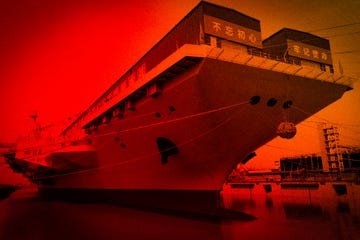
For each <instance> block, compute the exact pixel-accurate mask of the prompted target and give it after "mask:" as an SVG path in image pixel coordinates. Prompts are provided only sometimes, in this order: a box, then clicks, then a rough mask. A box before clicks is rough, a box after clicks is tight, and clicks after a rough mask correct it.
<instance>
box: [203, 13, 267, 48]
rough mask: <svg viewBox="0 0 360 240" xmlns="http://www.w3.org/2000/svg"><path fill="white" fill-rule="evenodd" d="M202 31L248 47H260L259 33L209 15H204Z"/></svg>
mask: <svg viewBox="0 0 360 240" xmlns="http://www.w3.org/2000/svg"><path fill="white" fill-rule="evenodd" d="M204 31H205V33H207V34H210V35H213V36H217V37H221V38H224V39H227V40H230V41H234V42H238V43H242V44H245V45H248V46H253V47H257V48H261V47H262V43H261V33H260V32H258V31H255V30H253V29H249V28H246V27H243V26H240V25H237V24H235V23H231V22H227V21H225V20H222V19H219V18H215V17H212V16H209V15H204Z"/></svg>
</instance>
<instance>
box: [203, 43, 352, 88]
mask: <svg viewBox="0 0 360 240" xmlns="http://www.w3.org/2000/svg"><path fill="white" fill-rule="evenodd" d="M208 47H209V48H211V47H210V46H208ZM208 57H210V58H215V59H219V60H224V61H229V62H233V63H237V64H243V65H248V66H251V67H256V68H262V69H265V70H271V71H276V72H281V73H285V74H289V75H294V76H300V77H305V78H311V79H315V80H319V81H323V82H331V83H338V84H342V85H345V86H348V87H349V88H352V86H353V83H354V78H352V77H349V76H345V75H343V74H341V73H338V72H334V73H331V72H326V71H323V70H321V69H320V67H319V68H314V67H311V66H305V65H301V64H300V62H299V61H297V60H296V59H291V58H286V59H285V61H284V59H280V57H276V56H271V55H269V54H267V53H265V52H262V51H259V50H257V51H256V50H251V51H247V52H244V51H241V50H236V49H232V48H231V49H230V48H214V47H212V49H211V50H209V55H208Z"/></svg>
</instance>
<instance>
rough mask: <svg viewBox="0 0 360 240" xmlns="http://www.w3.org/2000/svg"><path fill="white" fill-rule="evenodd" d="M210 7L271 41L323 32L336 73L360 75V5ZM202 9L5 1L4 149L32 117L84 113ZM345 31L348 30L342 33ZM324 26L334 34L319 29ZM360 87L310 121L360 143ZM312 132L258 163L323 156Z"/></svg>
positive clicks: (103, 1) (1, 30)
mask: <svg viewBox="0 0 360 240" xmlns="http://www.w3.org/2000/svg"><path fill="white" fill-rule="evenodd" d="M209 1H210V0H209ZM210 2H213V3H216V4H220V5H224V6H229V7H232V8H235V9H236V10H238V11H240V12H242V13H245V14H247V15H249V16H252V17H254V18H257V19H259V20H260V21H261V26H262V35H263V38H266V37H268V36H269V35H271V34H272V33H274V32H276V31H277V30H279V29H281V28H283V27H289V28H295V29H299V30H303V31H311V30H317V31H313V32H312V33H314V34H317V35H320V36H323V37H329V39H330V41H331V47H332V52H333V58H334V63H335V64H336V65H337V63H338V61H339V59H341V63H342V66H343V68H344V71H345V73H346V74H347V75H351V76H354V77H359V76H360V56H359V55H360V24H356V23H360V14H359V13H360V2H359V1H358V0H344V1H336V0H313V1H303V0H286V1H285V0H273V1H267V0H258V1H242V0H212V1H210ZM197 3H198V0H183V1H175V0H174V1H172V0H170V1H169V0H144V1H140V0H131V1H130V0H52V1H48V0H17V1H12V0H3V1H1V2H0V36H1V37H0V56H1V57H0V114H1V118H0V142H3V141H10V140H13V139H14V138H15V137H16V136H17V134H18V132H19V131H21V129H22V128H24V125H25V123H26V121H27V120H28V115H29V114H30V113H31V112H32V111H33V110H36V111H37V112H38V114H39V120H40V122H43V123H52V122H57V123H58V122H59V121H62V120H63V119H66V118H67V117H68V116H71V115H73V114H76V113H79V112H81V111H83V110H85V109H86V108H87V107H88V106H89V105H90V104H91V103H92V102H93V101H95V100H96V98H97V97H99V96H100V95H101V94H102V93H103V92H104V91H105V90H106V89H107V88H108V87H109V86H111V85H112V84H113V83H114V82H115V80H117V79H118V78H119V77H120V76H121V74H122V73H124V72H125V71H126V70H128V69H129V68H130V67H131V66H132V64H133V63H135V62H136V61H137V60H138V59H139V58H140V57H141V56H142V55H143V54H144V53H145V52H146V51H148V50H149V49H150V48H151V47H152V46H153V45H154V44H155V43H156V42H157V41H158V40H159V39H160V38H161V37H162V36H164V35H165V34H166V33H167V32H168V31H169V30H170V29H171V28H172V27H173V26H174V25H175V24H176V23H177V22H178V21H179V20H181V19H182V18H183V17H184V16H185V15H186V14H187V13H188V12H189V11H190V10H191V9H192V8H193V7H194V6H195V5H196V4H197ZM341 25H348V26H344V27H337V26H341ZM324 28H325V29H327V30H319V29H324ZM336 67H337V66H336ZM357 86H358V88H357V89H355V90H354V91H352V92H349V93H346V96H345V97H344V98H343V99H341V100H340V101H339V102H337V103H335V104H333V105H332V106H330V107H328V108H326V109H325V110H323V111H321V112H320V113H319V114H317V115H316V116H317V117H315V118H312V119H310V120H311V121H320V119H319V117H320V118H322V119H326V120H328V121H332V122H336V123H341V124H342V125H341V126H345V128H346V129H347V130H345V131H348V132H347V133H346V137H345V138H344V139H345V140H347V142H346V143H349V144H357V145H360V141H359V139H360V134H359V133H360V127H359V126H360V120H359V117H358V116H360V107H359V103H360V90H359V88H360V85H359V84H358V85H357ZM355 87H356V85H355ZM309 126H310V127H309ZM313 126H314V123H312V122H310V121H308V122H306V123H304V124H302V125H301V126H300V127H299V134H298V137H296V138H295V140H291V141H287V142H285V140H276V141H275V142H271V143H269V146H265V147H263V148H262V149H261V150H260V151H259V154H258V155H259V156H258V157H257V158H256V159H254V160H253V162H254V164H255V166H262V165H263V163H264V162H267V163H269V164H271V163H272V159H275V158H277V157H278V156H279V155H281V154H290V153H291V154H292V153H294V154H295V153H297V152H298V151H299V152H313V151H318V150H317V147H316V146H317V145H316V144H318V137H317V133H315V132H316V131H314V128H313ZM353 130H355V132H354V131H353ZM356 131H357V132H356ZM304 142H306V143H307V144H304ZM270 146H277V147H281V148H282V149H278V148H273V147H270ZM285 149H287V150H285ZM289 149H296V151H292V150H289Z"/></svg>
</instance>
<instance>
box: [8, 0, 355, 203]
mask: <svg viewBox="0 0 360 240" xmlns="http://www.w3.org/2000/svg"><path fill="white" fill-rule="evenodd" d="M352 81H353V80H352V79H351V78H349V77H346V76H343V75H342V74H336V73H334V70H333V65H332V60H331V52H330V45H329V41H328V40H326V39H324V38H320V37H318V36H314V35H312V34H309V33H305V32H301V31H298V30H293V29H282V30H281V31H279V32H278V33H276V34H274V35H272V36H271V37H269V38H268V39H266V40H264V41H262V39H261V30H260V21H259V20H257V19H254V18H252V17H249V16H246V15H244V14H242V13H239V12H237V11H235V10H233V9H229V8H225V7H221V6H218V5H214V4H211V3H208V2H200V3H199V4H198V5H197V6H196V7H195V8H194V9H193V10H192V11H191V12H190V13H189V14H188V15H186V16H185V17H184V19H183V20H181V21H180V22H179V23H178V24H177V25H176V26H175V27H174V28H173V29H172V30H171V31H170V32H169V33H168V34H167V35H166V36H164V37H163V38H162V39H161V40H160V41H159V42H158V43H157V44H156V45H155V46H154V47H153V48H152V49H150V50H149V51H148V52H147V53H146V54H145V55H144V56H143V57H142V58H141V59H140V60H139V61H138V62H137V63H136V64H135V65H134V66H133V67H132V68H131V69H129V70H128V71H127V72H126V73H125V74H124V75H123V76H122V77H120V79H118V80H117V81H116V82H115V83H114V84H113V85H112V86H111V87H110V88H109V89H108V90H107V91H106V92H105V93H104V94H103V95H102V96H100V97H99V98H98V99H97V100H96V101H95V102H94V103H93V104H92V105H91V106H90V107H89V108H88V109H86V110H85V111H84V112H83V113H82V114H81V115H80V116H79V117H78V118H77V119H75V120H74V121H73V122H72V123H71V124H69V125H68V126H66V127H65V128H64V129H63V130H62V131H61V132H60V133H59V134H57V135H55V136H54V135H51V134H49V133H50V132H51V130H50V129H51V127H40V126H37V127H36V128H35V129H34V130H33V131H32V132H31V133H30V135H29V136H28V137H27V138H24V139H22V140H21V141H19V142H18V143H17V146H16V148H15V149H14V151H13V152H10V153H8V154H7V162H8V163H9V165H10V166H11V167H12V168H13V169H14V170H15V171H17V172H21V173H23V174H24V175H25V176H27V177H28V178H29V179H30V180H31V181H33V182H34V183H36V184H38V186H39V192H40V193H41V194H42V195H44V196H56V197H59V198H71V199H75V200H80V199H85V200H87V201H90V200H95V199H97V200H102V201H114V202H123V203H126V204H130V205H140V206H145V207H155V208H167V209H180V210H188V209H194V208H196V209H199V208H203V209H205V208H212V207H220V206H219V204H220V203H219V192H220V191H221V188H222V186H223V183H224V181H225V179H226V178H227V176H228V175H229V173H230V172H231V171H232V169H233V168H234V167H235V166H236V165H237V164H238V163H239V162H240V161H242V160H244V159H247V157H248V156H249V154H251V153H252V152H253V151H254V150H255V149H257V148H258V147H260V146H262V145H263V144H265V143H266V142H268V141H270V140H271V139H273V138H274V137H276V136H277V135H280V136H282V137H285V138H291V137H293V136H294V135H295V134H296V127H295V125H296V124H298V123H299V122H301V121H303V120H304V119H306V118H308V117H310V116H311V115H312V114H314V113H316V112H318V111H319V110H321V109H323V108H324V107H326V106H327V105H329V104H331V103H332V102H334V101H336V100H337V99H339V98H341V96H342V95H343V94H344V92H346V91H348V90H351V89H352ZM36 117H37V116H36V115H33V116H32V118H33V119H34V122H36Z"/></svg>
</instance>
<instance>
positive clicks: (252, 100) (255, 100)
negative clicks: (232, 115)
mask: <svg viewBox="0 0 360 240" xmlns="http://www.w3.org/2000/svg"><path fill="white" fill-rule="evenodd" d="M260 100H261V98H260V96H253V97H251V98H250V104H251V105H255V104H258V103H259V102H260Z"/></svg>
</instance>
